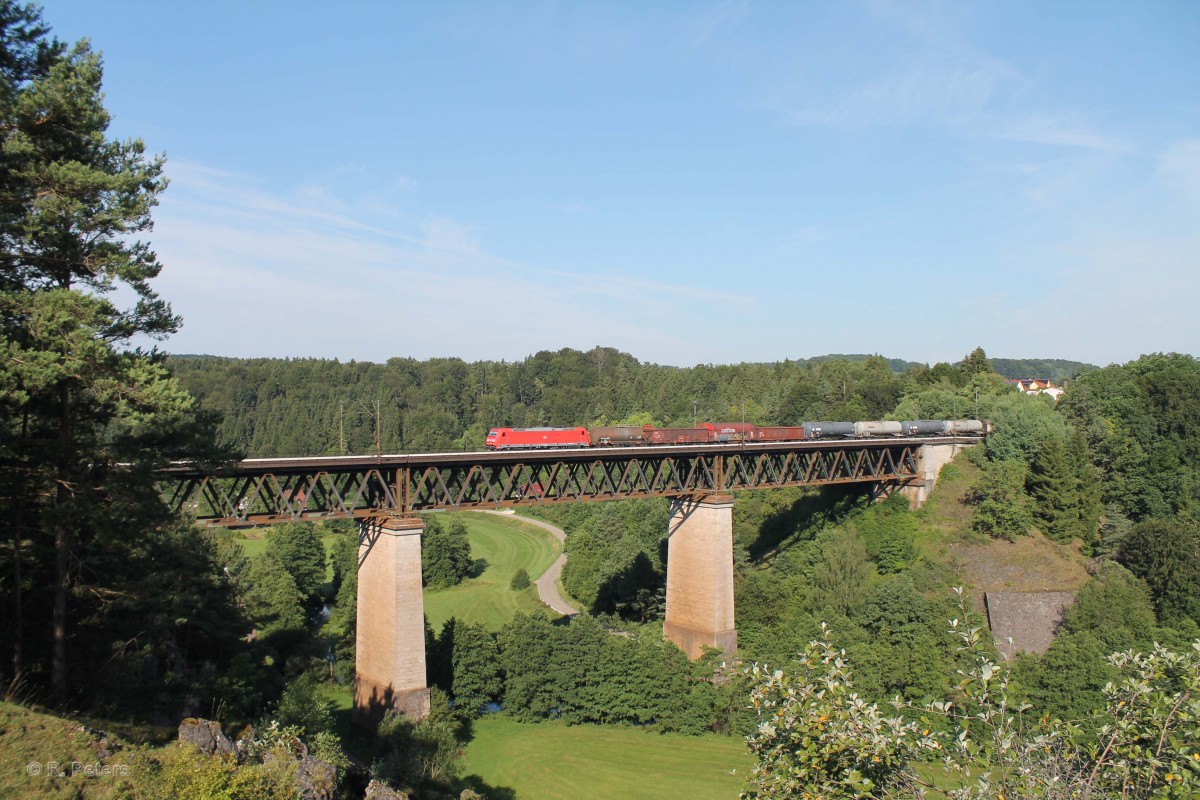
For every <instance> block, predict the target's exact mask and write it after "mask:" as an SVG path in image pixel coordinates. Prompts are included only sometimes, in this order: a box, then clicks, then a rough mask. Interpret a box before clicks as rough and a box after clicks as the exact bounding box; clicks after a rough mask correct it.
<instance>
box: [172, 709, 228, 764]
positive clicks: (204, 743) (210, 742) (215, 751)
mask: <svg viewBox="0 0 1200 800" xmlns="http://www.w3.org/2000/svg"><path fill="white" fill-rule="evenodd" d="M179 741H181V742H186V743H188V744H190V745H192V746H193V747H195V748H196V749H197V750H199V751H200V752H201V753H204V754H205V755H210V756H211V755H223V756H225V755H236V753H237V750H236V748H235V747H234V744H233V740H232V739H230V738H229V737H228V736H226V735H225V732H224V731H222V730H221V723H219V722H212V721H210V720H207V719H193V718H188V719H185V720H184V721H183V722H181V723H179Z"/></svg>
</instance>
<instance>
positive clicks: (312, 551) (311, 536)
mask: <svg viewBox="0 0 1200 800" xmlns="http://www.w3.org/2000/svg"><path fill="white" fill-rule="evenodd" d="M266 557H267V558H272V559H274V560H276V561H278V562H279V564H280V566H282V567H283V568H284V570H286V571H287V573H288V574H289V575H291V576H292V578H293V579H294V580H295V582H296V588H297V589H299V590H300V594H301V595H303V597H304V598H305V600H306V601H308V600H312V599H313V598H315V597H316V596H317V593H318V592H319V591H320V590H321V585H322V584H324V583H325V545H323V544H322V543H321V537H320V536H319V535H318V534H317V530H316V527H315V526H313V525H312V523H308V522H288V523H284V524H283V525H276V526H274V527H273V528H271V532H270V536H269V538H268V539H267V553H266Z"/></svg>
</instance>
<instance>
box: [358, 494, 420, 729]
mask: <svg viewBox="0 0 1200 800" xmlns="http://www.w3.org/2000/svg"><path fill="white" fill-rule="evenodd" d="M424 530H425V524H424V523H423V522H422V521H421V520H420V519H414V518H408V517H392V518H389V519H386V520H382V521H378V520H377V521H369V522H363V523H361V527H360V537H359V546H358V627H357V635H356V639H355V645H356V654H355V675H354V713H353V718H354V721H355V723H356V724H358V725H361V726H363V727H371V726H373V725H375V724H377V723H378V722H379V720H380V719H381V718H382V717H383V715H384V713H385V712H386V711H388V710H389V709H396V710H398V711H401V712H402V713H404V714H406V715H407V716H409V717H411V718H413V719H417V720H420V719H424V718H425V717H426V716H428V714H429V688H428V686H427V684H426V675H425V605H424V600H423V598H422V595H421V534H422V533H423V532H424Z"/></svg>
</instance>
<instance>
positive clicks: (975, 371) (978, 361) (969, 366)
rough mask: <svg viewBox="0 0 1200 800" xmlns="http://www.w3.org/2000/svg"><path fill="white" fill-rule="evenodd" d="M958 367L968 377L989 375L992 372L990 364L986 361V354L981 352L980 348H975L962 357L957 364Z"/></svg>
mask: <svg viewBox="0 0 1200 800" xmlns="http://www.w3.org/2000/svg"><path fill="white" fill-rule="evenodd" d="M958 366H959V369H961V370H962V371H963V373H964V374H966V375H967V376H968V377H969V376H972V375H979V374H983V375H990V374H991V373H992V372H993V371H994V370H993V369H992V362H991V361H990V360H988V357H987V353H985V352H984V351H983V348H982V347H976V348H975V349H974V350H972V351H971V352H970V353H968V354H967V355H965V356H963V360H962V361H961V362H959V365H958Z"/></svg>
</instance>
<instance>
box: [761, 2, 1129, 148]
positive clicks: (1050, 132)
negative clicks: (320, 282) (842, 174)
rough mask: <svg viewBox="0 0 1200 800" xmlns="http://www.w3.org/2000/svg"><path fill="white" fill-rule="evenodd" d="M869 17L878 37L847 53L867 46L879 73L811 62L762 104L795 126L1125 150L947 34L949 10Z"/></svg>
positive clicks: (1081, 113)
mask: <svg viewBox="0 0 1200 800" xmlns="http://www.w3.org/2000/svg"><path fill="white" fill-rule="evenodd" d="M872 10H873V12H874V17H875V19H876V21H877V23H878V24H880V25H882V26H883V28H882V30H879V31H877V34H878V39H872V40H869V42H870V43H869V44H868V43H867V41H862V42H856V43H853V44H852V45H850V48H851V50H852V51H853V50H855V49H856V48H863V50H864V56H866V55H867V53H866V52H865V51H866V50H867V49H870V53H869V56H870V57H869V59H868V58H865V57H864V59H863V62H864V63H871V64H879V65H880V66H877V67H876V68H874V69H873V71H871V72H869V73H866V74H862V73H858V72H857V71H856V70H855V69H847V68H845V66H844V65H839V64H838V63H836V62H835V63H834V64H825V63H810V64H808V65H807V66H805V67H804V68H801V69H800V70H798V71H797V72H796V73H795V74H793V75H792V77H791V81H790V83H789V84H788V85H786V86H784V87H783V88H777V89H776V90H775V91H773V92H772V93H771V97H772V100H771V101H769V103H768V105H769V106H770V107H772V108H774V109H775V110H777V111H779V112H780V113H782V114H783V116H784V118H785V119H786V120H787V121H788V122H789V123H791V124H793V125H798V126H824V127H833V128H843V129H848V130H858V129H865V128H875V127H893V128H905V127H922V126H923V127H933V128H941V129H943V130H944V131H945V132H946V133H948V134H951V135H954V136H965V137H971V138H1000V139H1008V140H1011V141H1020V142H1027V143H1032V144H1041V145H1049V146H1055V147H1071V148H1079V149H1084V150H1098V151H1105V152H1126V151H1128V150H1130V149H1131V148H1130V146H1129V145H1128V144H1127V143H1126V142H1124V141H1122V140H1121V139H1119V138H1118V137H1114V136H1111V135H1109V134H1106V133H1103V132H1102V131H1100V130H1099V129H1098V128H1097V127H1096V124H1095V123H1094V122H1093V121H1091V120H1090V119H1089V114H1088V113H1086V112H1085V110H1083V109H1078V108H1068V109H1065V110H1064V109H1063V108H1062V107H1061V103H1060V101H1058V100H1057V99H1056V98H1054V97H1052V96H1048V95H1047V93H1046V92H1045V90H1044V89H1042V88H1041V87H1040V86H1039V85H1038V84H1037V83H1036V82H1035V81H1033V80H1031V79H1030V78H1028V77H1027V76H1026V75H1025V74H1023V73H1022V72H1021V71H1020V70H1019V69H1017V68H1016V67H1014V66H1013V65H1012V64H1010V63H1009V62H1007V61H1005V60H1004V59H1002V58H999V57H997V56H995V55H993V54H992V53H989V52H987V51H986V50H983V49H981V48H979V47H976V46H974V45H973V44H972V43H971V42H970V41H968V40H967V39H966V38H965V37H963V36H962V35H960V34H958V33H956V32H955V30H954V25H953V24H952V23H951V22H950V21H949V20H950V19H951V18H952V17H951V16H950V15H951V14H952V13H953V12H947V11H946V10H945V9H941V10H940V11H934V10H931V9H929V8H925V9H924V10H923V11H922V12H920V13H918V12H915V11H913V10H912V9H911V8H910V7H908V5H907V4H897V3H892V2H881V3H876V4H874V5H873V6H872ZM841 57H842V58H843V59H844V58H845V55H844V54H842V55H841ZM831 75H832V76H833V77H832V78H831V77H830V76H831ZM839 75H844V77H841V78H840V79H839V77H837V76H839Z"/></svg>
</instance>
